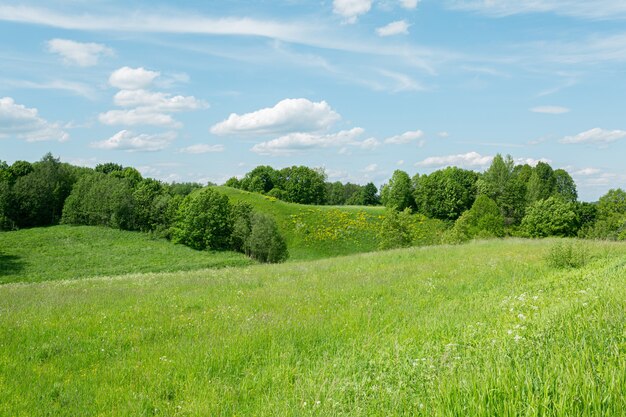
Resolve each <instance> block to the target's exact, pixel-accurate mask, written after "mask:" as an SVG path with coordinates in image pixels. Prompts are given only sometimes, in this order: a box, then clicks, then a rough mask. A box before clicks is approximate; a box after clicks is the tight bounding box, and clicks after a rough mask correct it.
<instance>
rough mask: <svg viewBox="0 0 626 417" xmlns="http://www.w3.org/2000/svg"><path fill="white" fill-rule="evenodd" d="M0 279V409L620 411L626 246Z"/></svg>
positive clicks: (624, 380)
mask: <svg viewBox="0 0 626 417" xmlns="http://www.w3.org/2000/svg"><path fill="white" fill-rule="evenodd" d="M552 244H553V242H552V241H522V240H519V241H516V240H505V241H497V242H476V243H472V244H468V245H461V246H443V247H428V248H416V249H405V250H397V251H390V252H385V253H375V254H365V255H357V256H351V257H344V258H335V259H330V260H322V261H316V262H300V263H297V262H296V263H289V264H283V265H270V266H266V265H263V266H250V267H245V268H236V269H235V268H233V269H231V268H226V269H222V270H207V271H195V272H184V273H183V272H178V273H167V274H143V275H132V276H126V277H118V278H96V279H90V280H83V281H57V282H47V283H38V284H26V285H25V284H20V285H16V284H8V285H3V286H0V390H1V392H2V396H0V415H11V416H19V415H29V416H30V415H61V416H63V415H67V416H76V415H81V416H89V415H113V416H126V415H135V416H142V415H146V416H147V415H179V416H207V415H210V416H233V415H239V416H248V415H254V416H277V415H280V416H308V415H311V416H361V415H367V416H392V415H393V416H396V415H397V416H403V415H404V416H453V415H459V416H617V415H622V414H623V410H625V409H626V399H625V398H624V395H623V393H624V392H626V373H625V372H624V369H626V363H625V362H626V340H625V334H626V333H625V323H626V286H625V285H624V277H625V274H626V272H625V271H626V261H625V260H624V255H625V254H626V246H625V245H620V244H600V243H597V244H596V243H588V247H587V250H588V251H589V253H590V254H591V255H593V259H594V260H593V261H592V262H590V263H589V264H588V265H586V266H584V267H581V268H579V269H565V270H561V269H556V268H553V267H551V266H549V265H547V264H546V263H545V262H544V259H545V256H546V254H547V253H548V252H549V249H550V246H551V245H552Z"/></svg>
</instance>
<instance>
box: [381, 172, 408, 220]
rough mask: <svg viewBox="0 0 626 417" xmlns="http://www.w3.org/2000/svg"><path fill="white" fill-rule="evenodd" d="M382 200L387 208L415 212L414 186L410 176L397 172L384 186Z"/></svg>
mask: <svg viewBox="0 0 626 417" xmlns="http://www.w3.org/2000/svg"><path fill="white" fill-rule="evenodd" d="M381 200H382V203H383V205H384V206H385V207H387V208H391V209H394V210H397V211H404V210H405V209H407V208H408V209H410V210H414V209H415V200H414V198H413V184H412V183H411V178H410V177H409V174H407V173H406V172H404V171H402V170H399V169H397V170H395V171H394V173H393V175H392V176H391V179H390V180H389V182H388V183H387V184H385V185H383V187H382V190H381Z"/></svg>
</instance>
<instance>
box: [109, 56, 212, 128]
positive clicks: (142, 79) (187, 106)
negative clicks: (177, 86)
mask: <svg viewBox="0 0 626 417" xmlns="http://www.w3.org/2000/svg"><path fill="white" fill-rule="evenodd" d="M159 75H160V73H159V72H156V71H149V70H146V69H144V68H129V67H123V68H120V69H118V70H116V71H114V72H113V73H112V74H111V76H110V77H109V83H110V84H111V85H112V86H114V87H118V88H121V90H120V91H118V92H117V93H116V94H115V96H114V97H113V103H114V104H115V105H116V106H119V107H124V109H123V110H110V111H108V112H105V113H101V114H100V115H98V120H100V122H101V123H103V124H106V125H124V126H136V125H151V126H169V127H175V128H180V127H182V124H181V123H180V122H178V121H176V120H175V119H174V118H173V117H172V116H171V115H170V114H169V113H177V112H182V111H191V110H198V109H203V108H207V107H209V105H208V103H206V102H205V101H203V100H199V99H197V98H195V97H194V96H181V95H177V96H172V95H171V94H169V93H161V92H155V91H149V90H145V89H144V87H147V86H148V85H149V84H151V83H152V82H153V81H154V80H155V79H156V78H157V77H159Z"/></svg>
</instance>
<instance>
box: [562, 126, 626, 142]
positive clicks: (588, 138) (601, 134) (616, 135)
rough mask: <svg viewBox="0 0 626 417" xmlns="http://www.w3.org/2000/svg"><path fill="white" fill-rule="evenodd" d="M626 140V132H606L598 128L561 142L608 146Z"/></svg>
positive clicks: (566, 138) (567, 137)
mask: <svg viewBox="0 0 626 417" xmlns="http://www.w3.org/2000/svg"><path fill="white" fill-rule="evenodd" d="M624 138H626V131H625V130H605V129H600V128H599V127H596V128H594V129H590V130H587V131H586V132H582V133H579V134H577V135H575V136H566V137H564V138H563V139H561V140H560V142H561V143H596V144H600V145H606V144H608V143H611V142H615V141H618V140H620V139H624Z"/></svg>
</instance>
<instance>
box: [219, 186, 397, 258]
mask: <svg viewBox="0 0 626 417" xmlns="http://www.w3.org/2000/svg"><path fill="white" fill-rule="evenodd" d="M215 189H217V190H218V191H219V192H221V193H223V194H226V195H227V196H228V197H229V198H230V200H231V201H232V202H237V201H245V202H247V203H250V204H251V205H252V206H253V207H254V208H255V209H256V210H258V211H261V212H264V213H267V214H271V215H272V216H273V217H274V218H275V219H276V221H277V223H278V227H279V229H280V231H281V233H282V234H283V235H284V236H285V239H286V240H287V246H288V248H289V255H290V259H291V260H305V259H320V258H328V257H332V256H340V255H350V254H354V253H360V252H371V251H374V250H376V249H377V248H378V236H377V235H378V227H379V222H380V218H379V216H381V215H382V214H383V213H384V212H385V210H384V208H383V207H366V206H308V205H302V204H293V203H287V202H284V201H281V200H277V199H275V198H272V197H267V196H264V195H261V194H258V193H251V192H248V191H242V190H238V189H235V188H230V187H215Z"/></svg>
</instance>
